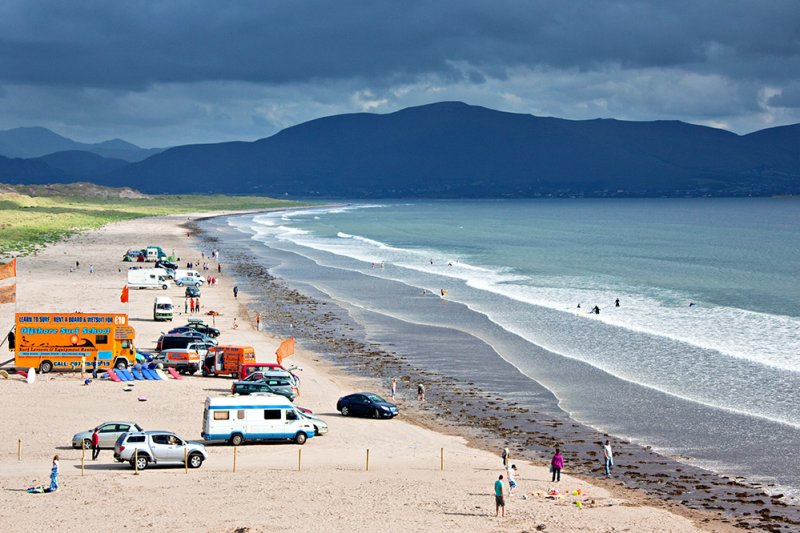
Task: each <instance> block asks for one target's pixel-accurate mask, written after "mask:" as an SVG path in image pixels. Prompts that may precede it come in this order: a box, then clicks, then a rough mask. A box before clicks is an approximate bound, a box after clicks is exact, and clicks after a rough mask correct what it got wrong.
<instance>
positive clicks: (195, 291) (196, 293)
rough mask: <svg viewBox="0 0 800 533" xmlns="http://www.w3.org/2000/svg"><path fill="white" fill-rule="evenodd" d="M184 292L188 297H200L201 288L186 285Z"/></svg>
mask: <svg viewBox="0 0 800 533" xmlns="http://www.w3.org/2000/svg"><path fill="white" fill-rule="evenodd" d="M183 294H184V296H186V297H187V298H200V288H199V287H193V286H189V287H186V290H185V291H184V292H183Z"/></svg>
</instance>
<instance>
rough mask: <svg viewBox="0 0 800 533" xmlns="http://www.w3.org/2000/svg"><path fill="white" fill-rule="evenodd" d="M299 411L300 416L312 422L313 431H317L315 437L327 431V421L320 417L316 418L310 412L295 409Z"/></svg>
mask: <svg viewBox="0 0 800 533" xmlns="http://www.w3.org/2000/svg"><path fill="white" fill-rule="evenodd" d="M297 412H298V413H300V416H302V417H303V418H305V419H306V420H308V421H309V422H311V423H312V424H314V431H316V432H317V435H316V436H317V437H319V436H322V435H324V434H326V433H327V432H328V423H327V422H325V421H324V420H323V419H321V418H317V417H316V416H314V415H312V414H311V413H304V412H303V411H301V410H299V409H298V410H297Z"/></svg>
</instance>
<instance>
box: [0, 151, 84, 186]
mask: <svg viewBox="0 0 800 533" xmlns="http://www.w3.org/2000/svg"><path fill="white" fill-rule="evenodd" d="M65 181H72V178H71V177H70V176H68V175H66V174H65V173H64V172H63V171H61V170H58V169H55V168H53V167H51V166H50V165H48V164H47V163H45V162H44V161H38V160H36V159H19V158H14V159H11V158H8V157H3V156H1V155H0V182H5V183H27V184H42V183H64V182H65Z"/></svg>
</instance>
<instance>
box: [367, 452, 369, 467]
mask: <svg viewBox="0 0 800 533" xmlns="http://www.w3.org/2000/svg"><path fill="white" fill-rule="evenodd" d="M367 472H369V448H367Z"/></svg>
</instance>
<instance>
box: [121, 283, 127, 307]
mask: <svg viewBox="0 0 800 533" xmlns="http://www.w3.org/2000/svg"><path fill="white" fill-rule="evenodd" d="M119 301H120V302H122V303H124V304H126V303H128V286H127V285H125V286H124V287H122V294H120V296H119Z"/></svg>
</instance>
